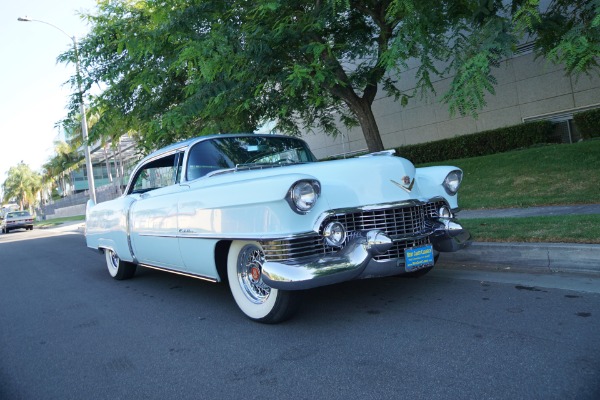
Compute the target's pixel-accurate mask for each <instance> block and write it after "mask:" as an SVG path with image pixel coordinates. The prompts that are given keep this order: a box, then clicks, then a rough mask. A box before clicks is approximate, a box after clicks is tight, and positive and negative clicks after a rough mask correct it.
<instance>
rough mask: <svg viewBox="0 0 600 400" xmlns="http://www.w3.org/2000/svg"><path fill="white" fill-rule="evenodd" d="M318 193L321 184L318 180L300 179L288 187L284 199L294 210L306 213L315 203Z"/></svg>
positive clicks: (319, 192)
mask: <svg viewBox="0 0 600 400" xmlns="http://www.w3.org/2000/svg"><path fill="white" fill-rule="evenodd" d="M320 195H321V184H320V183H319V181H317V180H314V179H302V180H299V181H297V182H296V183H294V184H293V185H292V186H291V187H290V189H289V190H288V192H287V195H286V200H287V202H288V204H289V205H290V207H291V208H292V210H294V212H296V213H298V214H306V213H308V212H309V211H310V210H312V209H313V207H314V206H315V204H317V200H318V199H319V196H320Z"/></svg>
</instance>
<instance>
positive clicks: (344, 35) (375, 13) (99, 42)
mask: <svg viewBox="0 0 600 400" xmlns="http://www.w3.org/2000/svg"><path fill="white" fill-rule="evenodd" d="M599 11H600V0H551V1H549V6H548V8H546V9H544V10H543V11H541V12H540V11H539V0H512V1H502V0H435V1H434V0H252V1H251V0H218V1H216V0H170V1H168V2H164V1H162V0H100V1H99V2H98V9H97V12H96V13H94V14H90V15H87V16H86V18H87V19H88V20H89V21H90V23H91V32H90V33H89V34H88V35H87V36H86V37H84V38H83V39H82V40H81V41H80V47H79V57H80V61H81V64H82V72H83V75H84V76H83V78H84V83H85V86H86V88H89V87H91V86H92V85H94V84H97V85H99V86H100V87H102V88H103V91H102V93H101V94H99V95H98V96H96V97H94V98H93V99H92V106H93V107H94V108H96V109H97V110H101V113H102V114H101V118H100V120H99V121H98V123H97V124H96V126H95V128H94V129H93V130H92V131H91V132H90V136H91V139H97V138H98V137H99V136H110V137H114V136H115V135H120V134H121V133H124V132H126V131H132V130H133V131H136V132H138V133H139V135H138V139H139V141H140V145H141V146H142V147H144V148H146V149H147V150H151V149H153V148H156V147H159V146H162V145H165V144H168V143H172V142H174V141H177V140H180V139H184V138H187V137H190V136H197V135H201V134H206V133H218V132H235V131H253V130H254V129H255V128H257V127H258V126H260V125H261V124H262V123H264V122H266V121H271V120H273V121H276V122H277V129H278V130H280V131H282V132H284V133H288V134H299V133H300V132H301V131H309V130H321V131H324V132H325V133H328V134H336V133H338V132H339V128H340V125H341V124H343V125H345V126H347V127H352V126H360V127H361V129H362V131H363V133H364V136H365V140H366V142H367V146H368V148H369V150H371V151H378V150H382V149H383V144H382V141H381V137H380V134H379V130H378V126H377V121H376V120H375V118H374V115H373V111H372V105H373V101H374V100H375V98H376V96H377V95H378V93H379V92H380V91H383V92H385V93H386V94H387V95H389V96H393V97H394V98H395V99H396V100H397V101H400V102H401V103H402V104H406V103H407V102H409V101H411V99H412V98H413V97H414V96H421V95H428V94H431V93H434V88H433V84H432V81H433V80H434V79H435V78H436V77H439V76H445V77H452V81H451V85H450V89H449V91H448V92H447V93H445V94H443V97H442V99H443V101H444V102H446V103H447V105H448V107H449V110H450V111H451V112H453V113H460V114H463V115H466V114H471V115H475V114H476V113H477V110H479V109H480V108H481V107H483V106H484V105H485V95H486V94H488V93H491V94H493V93H494V84H495V83H496V81H495V78H494V75H493V72H494V67H496V66H498V64H499V62H500V61H501V60H502V59H504V58H507V57H509V56H510V54H511V53H512V51H514V49H515V46H516V45H517V43H518V42H519V40H520V39H521V38H522V37H523V36H524V35H532V36H533V37H535V38H537V41H536V50H537V51H538V54H540V55H545V56H547V58H548V59H549V60H550V61H552V62H556V63H564V64H565V66H566V71H567V73H584V72H586V73H589V72H590V71H595V68H596V67H597V66H598V65H597V62H598V57H599V56H600V33H599V32H600V28H599V25H600V17H599V15H600V12H599ZM74 57H75V54H74V52H73V51H71V52H67V53H65V54H63V55H61V56H60V58H59V59H60V60H62V61H74ZM412 62H416V63H417V64H418V65H419V67H418V68H417V69H416V71H415V70H411V71H409V72H407V70H408V65H409V63H412ZM407 73H408V74H413V76H410V77H409V79H413V77H416V82H417V84H416V87H414V88H412V89H410V90H401V89H400V87H402V85H401V81H402V80H403V79H406V77H407V75H406V74H407ZM415 74H416V76H414V75H415ZM436 95H437V94H436ZM74 101H77V97H76V96H74Z"/></svg>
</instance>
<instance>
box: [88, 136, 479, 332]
mask: <svg viewBox="0 0 600 400" xmlns="http://www.w3.org/2000/svg"><path fill="white" fill-rule="evenodd" d="M461 180H462V171H461V170H460V169H458V168H455V167H446V166H444V167H428V168H415V167H414V165H413V164H412V163H411V162H409V161H408V160H405V159H403V158H400V157H396V156H394V155H393V152H382V153H373V154H369V155H367V156H362V157H356V158H351V159H345V160H336V161H323V162H317V160H316V158H315V157H314V155H313V154H312V153H311V151H310V149H309V148H308V146H307V145H306V143H305V142H303V141H302V140H299V139H296V138H291V137H288V136H276V135H256V134H239V135H214V136H205V137H199V138H195V139H191V140H187V141H184V142H181V143H177V144H174V145H171V146H168V147H166V148H164V149H161V150H159V151H156V152H154V153H152V154H150V155H149V156H147V157H146V158H144V159H143V160H142V161H141V162H140V163H139V164H138V166H137V167H136V168H135V169H134V171H133V173H132V175H131V178H130V181H129V184H128V186H127V190H126V193H125V194H124V195H123V196H121V197H120V198H118V199H115V200H111V201H107V202H103V203H99V204H94V203H93V202H91V201H90V202H89V203H88V206H87V213H86V240H87V245H88V247H90V248H93V249H97V250H100V251H102V252H104V254H105V256H106V263H107V266H108V271H109V273H110V275H111V276H112V277H113V278H115V279H127V278H130V277H132V276H133V275H134V273H135V270H136V267H137V266H138V265H139V266H143V267H148V268H154V269H159V270H162V271H169V272H174V273H177V274H181V275H186V276H190V277H195V278H200V279H205V280H209V281H213V282H221V281H228V282H229V286H230V288H231V292H232V294H233V297H234V299H235V301H236V303H237V305H238V306H239V308H240V309H241V310H242V311H243V312H244V314H246V316H248V317H249V318H251V319H253V320H255V321H259V322H265V323H275V322H279V321H283V320H285V319H287V318H289V317H290V316H291V315H292V314H293V312H294V311H295V309H296V308H297V305H298V299H299V298H298V296H297V294H298V291H299V290H303V289H310V288H314V287H318V286H323V285H331V284H335V283H339V282H344V281H348V280H353V279H362V278H370V277H381V276H391V275H423V274H425V273H427V272H428V271H429V270H431V269H432V268H433V265H434V263H435V261H436V260H437V257H438V255H439V252H448V251H456V250H459V249H461V248H463V247H464V246H466V245H467V244H468V242H469V240H470V235H469V233H468V232H467V231H466V230H465V229H463V227H462V226H461V225H460V224H459V223H458V222H456V220H455V219H454V213H455V212H456V211H457V210H458V204H457V195H456V192H457V190H458V188H459V186H460V183H461Z"/></svg>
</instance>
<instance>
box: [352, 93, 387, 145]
mask: <svg viewBox="0 0 600 400" xmlns="http://www.w3.org/2000/svg"><path fill="white" fill-rule="evenodd" d="M351 108H352V110H353V111H354V112H355V114H356V116H357V117H358V122H359V123H360V127H361V128H362V131H363V135H364V137H365V141H366V142H367V148H368V149H369V152H371V153H373V152H376V151H382V150H384V148H383V141H382V140H381V135H380V134H379V127H378V126H377V121H376V120H375V115H373V109H372V108H371V104H370V103H369V102H368V101H367V100H365V99H359V101H358V102H354V103H353V104H352V106H351Z"/></svg>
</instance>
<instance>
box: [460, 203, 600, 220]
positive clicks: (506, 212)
mask: <svg viewBox="0 0 600 400" xmlns="http://www.w3.org/2000/svg"><path fill="white" fill-rule="evenodd" d="M589 214H600V204H577V205H573V206H546V207H526V208H500V209H492V210H462V211H459V212H458V214H457V218H458V219H459V220H460V219H471V218H513V217H544V216H546V217H547V216H556V215H589Z"/></svg>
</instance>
